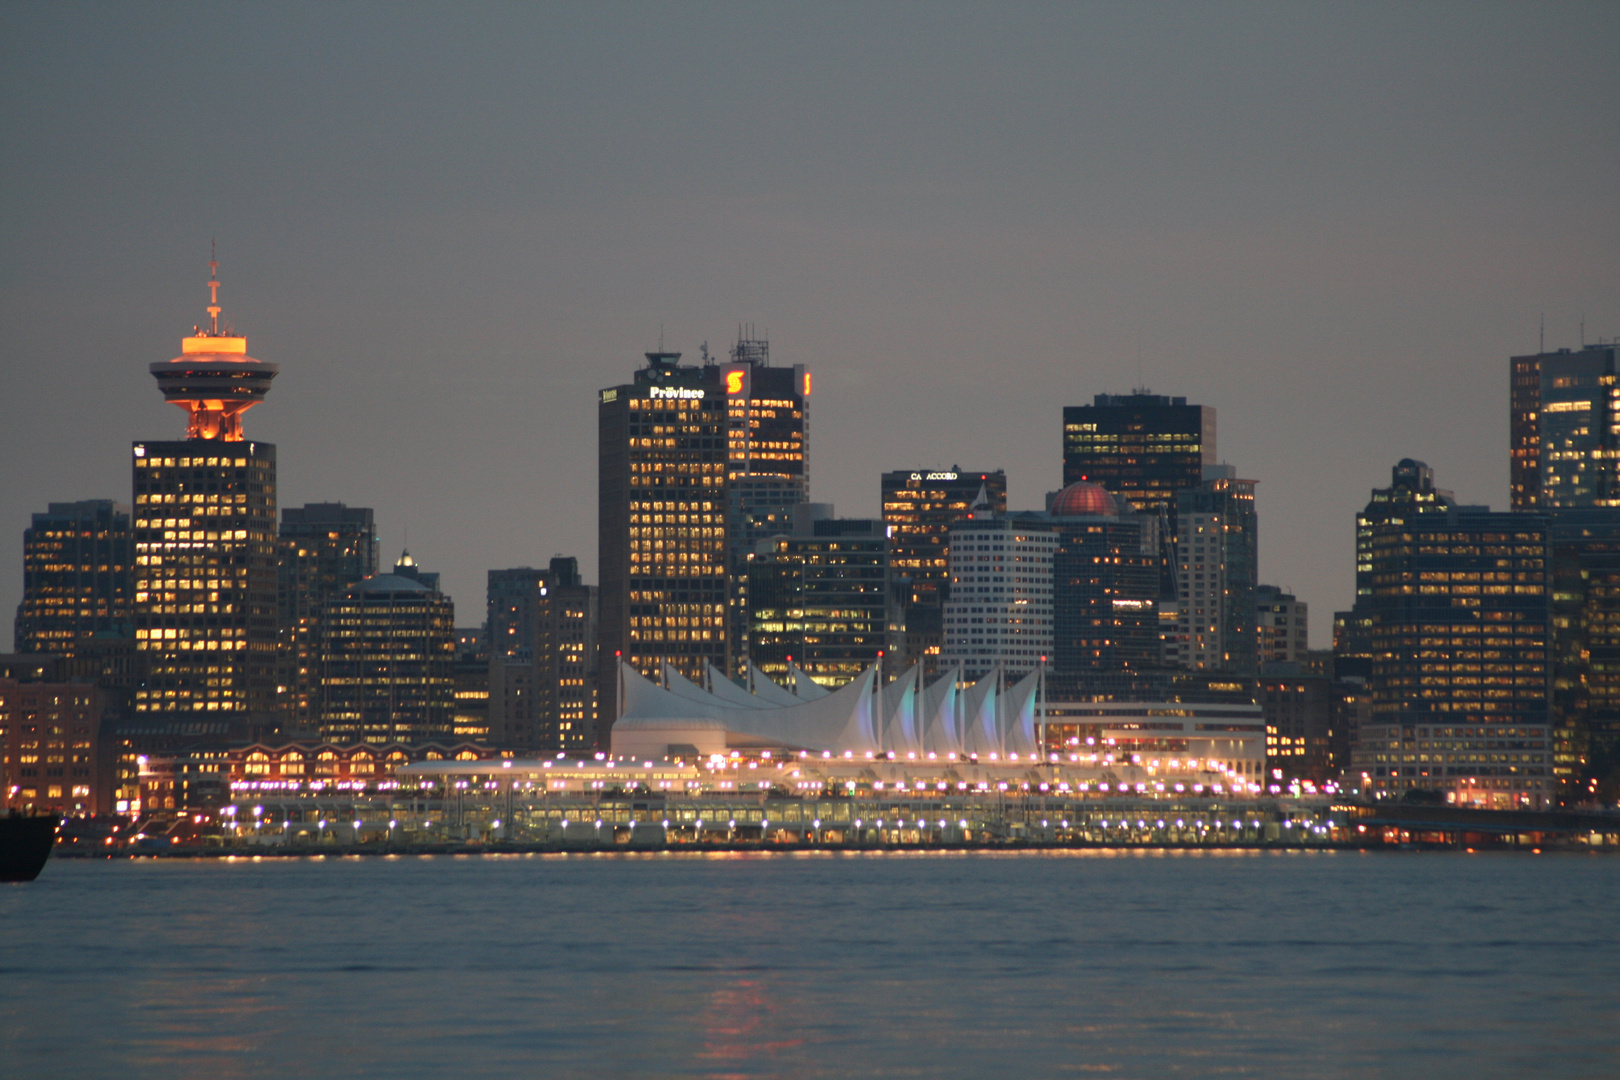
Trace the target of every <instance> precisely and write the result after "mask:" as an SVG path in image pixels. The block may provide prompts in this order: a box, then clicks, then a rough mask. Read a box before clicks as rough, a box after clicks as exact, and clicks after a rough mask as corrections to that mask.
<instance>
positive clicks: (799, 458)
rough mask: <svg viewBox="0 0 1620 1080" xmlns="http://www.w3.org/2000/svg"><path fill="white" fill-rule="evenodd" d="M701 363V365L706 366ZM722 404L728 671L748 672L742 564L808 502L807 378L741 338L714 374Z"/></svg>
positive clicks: (753, 339)
mask: <svg viewBox="0 0 1620 1080" xmlns="http://www.w3.org/2000/svg"><path fill="white" fill-rule="evenodd" d="M706 358H707V357H706V355H705V359H706ZM719 374H720V386H721V388H722V390H723V391H724V392H725V399H726V443H727V459H728V460H727V463H726V545H727V551H726V558H727V576H728V578H729V580H730V595H729V596H728V598H727V601H726V603H727V610H728V611H729V613H730V617H729V627H728V637H729V640H730V641H731V643H732V654H733V655H732V667H733V668H734V669H735V670H736V671H738V672H740V671H741V670H742V669H743V668H744V667H745V666H746V660H747V657H746V655H745V647H744V643H746V642H747V640H748V623H749V617H748V605H749V600H748V585H749V575H748V560H749V557H750V556H751V555H752V554H753V553H754V548H755V546H756V545H757V544H758V543H759V542H760V541H761V540H763V539H766V538H767V537H771V536H775V535H776V534H778V533H780V532H783V531H785V528H784V527H785V526H786V525H788V523H789V522H790V521H791V516H792V513H793V508H794V507H796V506H800V505H802V504H803V503H805V502H807V501H808V500H809V498H810V389H811V377H810V371H809V369H808V368H806V367H805V365H803V364H794V365H792V366H790V367H772V366H771V346H770V342H769V341H767V340H766V339H765V338H764V337H759V336H755V334H754V332H753V330H752V328H750V329H749V330H748V331H747V332H746V336H745V335H744V333H743V332H741V331H739V333H738V336H737V343H736V345H734V346H732V349H731V362H730V363H729V364H727V365H725V366H723V367H722V368H721V369H720V373H719Z"/></svg>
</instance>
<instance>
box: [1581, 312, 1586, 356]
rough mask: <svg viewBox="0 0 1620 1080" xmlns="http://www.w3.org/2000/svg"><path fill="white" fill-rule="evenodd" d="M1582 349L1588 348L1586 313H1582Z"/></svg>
mask: <svg viewBox="0 0 1620 1080" xmlns="http://www.w3.org/2000/svg"><path fill="white" fill-rule="evenodd" d="M1581 348H1583V349H1584V348H1586V312H1584V311H1583V312H1581Z"/></svg>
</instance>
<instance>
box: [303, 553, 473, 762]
mask: <svg viewBox="0 0 1620 1080" xmlns="http://www.w3.org/2000/svg"><path fill="white" fill-rule="evenodd" d="M321 626H322V631H321V701H322V703H321V717H320V737H321V738H322V739H326V740H333V741H368V742H371V741H385V742H396V741H397V742H426V741H429V740H434V739H443V738H448V737H450V736H451V735H452V733H453V731H454V722H453V719H452V718H453V716H454V713H455V659H456V641H455V606H454V605H453V604H452V603H451V601H450V598H449V597H448V596H445V595H444V594H443V593H441V592H440V591H439V589H438V575H437V574H428V573H424V572H422V571H421V570H420V569H419V568H418V567H417V565H416V561H415V560H414V559H412V558H411V556H410V553H409V552H406V553H404V554H403V555H401V557H400V560H399V562H397V563H395V564H394V568H393V571H392V572H391V573H387V574H374V575H373V576H371V577H368V578H365V579H364V580H361V581H358V582H355V583H354V584H353V585H351V586H349V587H348V588H347V589H345V590H344V591H343V593H342V594H341V595H340V596H338V597H337V598H336V599H334V600H331V601H330V602H328V603H327V605H326V609H325V610H324V611H323V613H322V615H321Z"/></svg>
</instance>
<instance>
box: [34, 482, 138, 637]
mask: <svg viewBox="0 0 1620 1080" xmlns="http://www.w3.org/2000/svg"><path fill="white" fill-rule="evenodd" d="M133 565H134V551H133V545H132V540H131V534H130V525H129V507H128V506H125V505H123V504H121V503H115V502H113V501H112V500H111V499H89V500H86V501H84V502H60V503H57V502H53V503H51V504H50V505H49V506H48V507H47V509H46V511H45V513H43V514H35V515H34V517H33V522H32V524H31V525H30V526H29V527H28V529H27V530H26V531H24V533H23V598H22V603H21V604H19V605H17V621H16V633H15V638H16V649H17V651H18V652H47V653H56V654H57V655H60V656H73V655H75V654H76V653H77V652H78V651H79V649H80V647H81V644H82V643H83V642H85V641H86V640H87V639H89V638H92V637H96V636H98V635H99V636H102V637H118V638H131V637H133V635H134V628H133V626H132V624H131V593H132V592H133V590H132V588H131V586H132V585H133V583H134V575H133V574H132V573H131V572H130V571H131V569H132V567H133Z"/></svg>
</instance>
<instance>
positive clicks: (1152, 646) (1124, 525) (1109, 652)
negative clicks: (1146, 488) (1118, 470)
mask: <svg viewBox="0 0 1620 1080" xmlns="http://www.w3.org/2000/svg"><path fill="white" fill-rule="evenodd" d="M1047 514H1048V515H1049V516H1050V517H1051V519H1052V525H1053V527H1054V528H1055V529H1056V530H1057V535H1058V548H1057V554H1056V556H1055V559H1054V563H1053V596H1052V622H1053V649H1052V667H1053V670H1054V671H1055V672H1056V673H1057V674H1059V675H1060V676H1067V675H1070V674H1075V675H1079V674H1084V673H1089V672H1094V671H1099V670H1123V669H1131V670H1139V669H1142V668H1148V667H1154V666H1156V665H1157V664H1158V663H1159V635H1158V611H1157V602H1158V598H1159V528H1158V526H1159V520H1158V516H1157V515H1155V514H1139V513H1134V512H1132V511H1131V510H1130V509H1129V507H1122V506H1121V505H1120V500H1119V499H1118V498H1116V497H1115V496H1114V495H1112V494H1110V493H1109V491H1108V489H1107V488H1104V487H1103V486H1102V485H1100V484H1093V483H1090V482H1088V481H1085V480H1080V481H1076V482H1075V483H1073V484H1070V485H1069V486H1067V487H1065V488H1064V489H1063V490H1062V491H1059V492H1057V493H1056V494H1055V495H1053V496H1052V499H1051V502H1050V504H1049V505H1048V507H1047Z"/></svg>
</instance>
